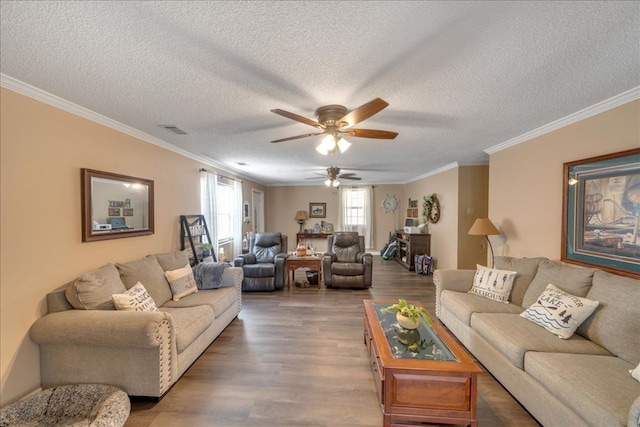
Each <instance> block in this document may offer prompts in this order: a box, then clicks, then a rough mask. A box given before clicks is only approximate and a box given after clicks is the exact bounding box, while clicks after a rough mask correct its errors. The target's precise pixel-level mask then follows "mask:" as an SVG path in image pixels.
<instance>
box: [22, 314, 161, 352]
mask: <svg viewBox="0 0 640 427" xmlns="http://www.w3.org/2000/svg"><path fill="white" fill-rule="evenodd" d="M167 322H168V324H169V326H170V328H171V329H173V319H172V317H171V315H170V314H168V313H163V312H161V311H159V312H142V311H117V310H67V311H61V312H57V313H51V314H47V315H45V316H43V317H41V318H39V319H38V320H36V322H35V323H34V324H33V326H32V327H31V331H30V335H31V339H33V341H35V342H36V343H38V344H64V345H89V346H99V347H137V348H151V347H158V346H159V345H160V342H159V339H158V331H159V329H161V328H162V327H164V326H165V325H166V323H167ZM171 335H173V333H172V334H171Z"/></svg>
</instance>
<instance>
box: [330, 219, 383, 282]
mask: <svg viewBox="0 0 640 427" xmlns="http://www.w3.org/2000/svg"><path fill="white" fill-rule="evenodd" d="M322 276H323V278H324V284H325V286H326V287H327V288H356V289H364V288H369V287H371V285H372V276H373V258H372V255H371V254H370V253H366V252H365V247H364V236H359V235H358V233H357V232H355V231H337V232H335V233H334V234H333V235H332V236H329V237H327V252H325V254H324V255H323V256H322Z"/></svg>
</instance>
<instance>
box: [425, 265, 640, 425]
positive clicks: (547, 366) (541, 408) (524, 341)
mask: <svg viewBox="0 0 640 427" xmlns="http://www.w3.org/2000/svg"><path fill="white" fill-rule="evenodd" d="M495 268H497V269H501V270H509V271H516V272H517V273H518V274H517V275H516V278H515V282H514V284H513V287H512V289H511V293H510V296H509V303H508V304H505V303H503V302H498V301H494V300H491V299H487V298H485V297H482V296H479V295H476V294H472V293H469V292H468V291H469V290H470V288H471V286H472V282H473V279H474V274H475V270H437V271H435V272H434V283H435V287H436V315H437V317H438V318H439V319H440V320H441V322H442V323H444V324H445V325H446V326H447V328H449V330H450V331H451V332H452V333H453V334H454V335H455V336H456V337H457V338H458V339H459V340H460V341H461V342H462V343H463V344H464V345H465V347H466V348H467V349H468V350H469V351H470V352H471V353H472V354H473V355H474V356H475V357H476V358H477V359H478V361H480V363H482V364H483V365H484V366H485V367H486V369H487V370H488V371H489V372H490V373H491V374H492V375H493V376H494V377H495V378H496V379H497V380H498V381H499V382H500V383H501V384H502V385H503V386H504V387H505V388H506V389H507V390H508V391H509V392H510V393H511V394H512V395H513V396H514V397H515V398H516V399H517V400H518V401H519V402H520V403H521V404H522V405H523V406H524V407H525V408H526V409H527V410H528V411H529V412H530V413H531V414H532V415H533V416H534V417H535V418H536V419H537V420H538V421H539V422H540V423H542V424H543V425H545V426H572V427H573V426H608V427H609V426H625V425H628V426H633V427H638V426H640V424H639V423H640V382H639V381H637V380H636V379H634V378H633V377H632V376H631V374H630V372H629V371H630V370H633V369H634V368H636V367H637V366H638V363H639V362H640V281H638V280H635V279H632V278H628V277H623V276H618V275H614V274H610V273H606V272H604V271H601V270H596V269H588V268H579V267H574V266H569V265H559V264H558V263H554V262H551V261H549V260H548V259H546V258H510V257H496V260H495ZM549 283H552V284H554V285H556V286H557V287H559V288H560V289H562V290H563V291H565V292H567V293H569V294H571V295H577V296H580V297H585V298H588V299H590V300H595V301H598V302H599V304H598V306H597V308H596V309H595V311H594V312H593V314H591V315H590V316H589V317H588V318H587V319H586V320H585V321H584V322H583V323H582V324H581V325H580V326H579V327H578V329H577V331H576V333H574V334H573V335H572V336H571V337H570V338H569V339H561V338H559V337H557V336H556V335H554V334H552V333H551V332H549V331H547V330H546V329H545V328H543V327H541V326H539V325H537V324H535V323H533V322H532V321H530V320H528V319H526V318H524V317H522V316H520V313H522V312H523V311H525V310H526V309H527V308H528V307H530V306H531V305H532V304H535V303H539V302H540V299H541V298H540V295H541V293H542V292H543V291H544V290H545V287H546V286H547V285H548V284H549Z"/></svg>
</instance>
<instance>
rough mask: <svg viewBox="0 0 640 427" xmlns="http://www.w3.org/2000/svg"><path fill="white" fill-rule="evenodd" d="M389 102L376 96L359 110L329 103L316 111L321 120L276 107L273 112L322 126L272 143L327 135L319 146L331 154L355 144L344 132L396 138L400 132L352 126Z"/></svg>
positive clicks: (367, 136)
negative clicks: (345, 137) (314, 131)
mask: <svg viewBox="0 0 640 427" xmlns="http://www.w3.org/2000/svg"><path fill="white" fill-rule="evenodd" d="M388 105H389V103H387V102H386V101H384V100H382V99H380V98H375V99H373V100H371V101H369V102H367V103H366V104H363V105H361V106H359V107H358V108H356V109H355V110H352V111H349V110H347V107H345V106H342V105H325V106H324V107H320V108H318V109H317V110H316V112H315V115H316V118H317V121H315V120H311V119H308V118H306V117H302V116H299V115H297V114H294V113H290V112H288V111H285V110H280V109H275V110H271V112H272V113H276V114H279V115H281V116H283V117H286V118H288V119H291V120H295V121H297V122H300V123H304V124H305V125H309V126H313V127H315V128H317V129H318V130H320V131H321V132H317V133H306V134H304V135H296V136H290V137H288V138H282V139H276V140H275V141H271V142H272V143H278V142H284V141H292V140H294V139H300V138H307V137H310V136H317V135H326V137H325V138H324V139H323V141H322V143H321V144H320V145H319V146H318V147H317V148H316V149H317V150H318V151H319V152H320V153H322V154H328V153H331V152H334V151H335V150H337V149H339V150H340V152H344V151H345V150H346V149H347V148H349V146H350V145H351V144H350V143H349V142H347V141H346V140H345V139H344V138H342V137H343V136H352V137H358V138H374V139H394V138H395V137H396V136H398V133H397V132H390V131H386V130H375V129H356V128H353V127H352V126H354V125H356V124H358V123H360V122H362V121H364V120H366V119H368V118H369V117H371V116H373V115H374V114H377V113H379V112H380V111H382V110H383V109H384V108H386V107H387V106H388Z"/></svg>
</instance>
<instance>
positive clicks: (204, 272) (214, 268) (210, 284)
mask: <svg viewBox="0 0 640 427" xmlns="http://www.w3.org/2000/svg"><path fill="white" fill-rule="evenodd" d="M227 267H230V264H229V263H226V262H201V263H200V264H198V265H196V266H195V267H194V269H193V275H194V276H195V278H196V286H197V287H198V289H217V288H219V287H221V286H222V274H223V273H224V269H225V268H227Z"/></svg>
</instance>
